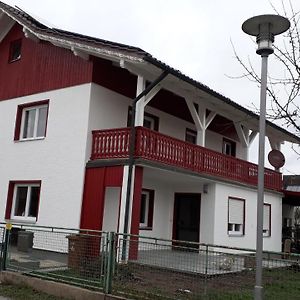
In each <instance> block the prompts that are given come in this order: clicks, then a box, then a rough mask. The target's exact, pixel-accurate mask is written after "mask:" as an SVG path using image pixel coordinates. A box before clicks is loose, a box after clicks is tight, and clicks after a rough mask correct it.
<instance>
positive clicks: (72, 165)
mask: <svg viewBox="0 0 300 300" xmlns="http://www.w3.org/2000/svg"><path fill="white" fill-rule="evenodd" d="M89 95H90V84H84V85H80V86H75V87H70V88H64V89H59V90H54V91H50V92H45V93H39V94H35V95H30V96H26V97H19V98H16V99H10V100H7V101H2V102H0V105H1V109H0V128H2V129H5V130H1V135H0V145H1V147H0V157H1V162H0V164H1V172H0V195H1V198H0V207H2V210H1V216H0V220H1V221H4V214H5V207H6V200H7V192H8V183H9V181H10V180H11V181H15V180H41V181H42V185H41V194H40V206H39V214H38V220H37V224H38V225H46V226H60V227H70V228H74V227H75V228H78V227H79V223H80V212H81V201H82V191H83V181H84V169H85V150H86V139H87V132H88V130H87V129H88V128H87V124H88V112H89ZM45 99H49V112H48V122H47V132H46V137H45V138H44V139H42V140H33V141H23V142H22V141H16V142H15V141H14V130H15V120H16V113H17V107H18V105H19V104H25V103H30V102H35V101H41V100H45Z"/></svg>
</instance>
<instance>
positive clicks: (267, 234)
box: [263, 203, 272, 237]
mask: <svg viewBox="0 0 300 300" xmlns="http://www.w3.org/2000/svg"><path fill="white" fill-rule="evenodd" d="M265 207H268V208H269V220H268V225H269V229H268V230H266V231H265V229H264V228H263V237H271V232H272V231H271V213H272V209H271V204H269V203H264V209H263V215H264V216H265ZM264 223H265V220H264V218H263V227H264Z"/></svg>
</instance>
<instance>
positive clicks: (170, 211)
mask: <svg viewBox="0 0 300 300" xmlns="http://www.w3.org/2000/svg"><path fill="white" fill-rule="evenodd" d="M162 74H163V75H162ZM150 88H151V89H150ZM143 91H144V96H143V97H141V98H140V99H139V100H138V99H137V98H136V97H137V96H138V95H140V94H141V93H142V92H143ZM243 97H246V96H245V95H243ZM134 99H135V100H134ZM135 104H136V105H135ZM135 106H136V110H134V109H133V108H132V107H135ZM133 112H135V118H134V125H135V127H134V129H135V137H136V138H135V141H132V140H130V136H131V134H130V132H131V130H132V129H131V128H130V126H129V124H130V119H131V118H132V114H133ZM0 128H1V134H0V157H1V160H0V167H1V172H0V208H1V214H0V217H1V219H0V221H5V220H12V221H13V222H19V223H26V224H37V225H44V226H59V227H68V228H69V227H70V228H78V227H80V228H84V229H97V230H105V231H118V232H121V233H122V232H129V233H133V234H141V235H145V236H152V237H158V238H165V239H177V240H184V241H195V242H198V241H199V242H205V243H212V244H219V245H227V246H243V247H250V248H253V247H254V246H255V233H256V201H257V200H256V198H257V186H256V185H257V165H255V164H252V163H250V162H248V150H249V146H250V144H251V142H252V141H253V139H254V137H255V136H256V134H257V131H258V116H257V115H256V114H254V113H253V112H251V111H249V110H247V109H245V108H244V107H242V106H240V105H239V104H237V103H235V102H233V101H231V100H230V99H228V98H226V97H225V96H223V95H221V94H219V93H218V92H216V91H213V90H212V89H210V88H209V87H207V86H205V85H203V84H201V83H199V82H197V81H194V80H193V79H191V78H189V77H187V76H185V75H183V74H182V73H180V72H179V71H177V70H175V69H172V68H171V67H169V66H167V65H165V64H164V63H162V62H161V61H159V60H157V59H155V58H154V57H152V56H151V55H150V54H149V53H147V52H145V51H143V50H141V49H139V48H136V47H131V46H127V45H123V44H118V43H114V42H109V41H105V40H101V39H97V38H92V37H88V36H83V35H79V34H76V33H72V32H66V31H62V30H59V29H54V28H48V27H46V26H45V25H43V24H41V23H39V22H38V21H37V20H35V19H33V18H32V17H31V16H29V15H28V14H26V13H25V12H23V11H19V10H18V9H15V8H12V7H10V6H8V5H6V4H4V3H2V2H0ZM266 134H267V137H268V140H269V142H270V145H271V147H272V149H280V145H281V144H282V143H283V142H285V141H287V142H293V143H300V138H299V137H297V136H294V135H293V134H291V133H289V132H288V131H286V130H284V129H282V128H280V127H278V126H276V125H274V124H272V123H270V122H268V123H267V128H266ZM132 142H134V143H132ZM131 146H133V147H132V148H131ZM130 149H131V151H132V153H131V154H133V155H131V154H130ZM131 167H132V168H131ZM131 170H132V177H131V179H132V180H131V185H130V186H128V178H129V177H128V174H130V172H131ZM282 197H283V194H282V176H281V174H280V173H279V172H277V171H274V170H270V169H265V198H264V199H265V200H264V201H265V205H264V236H265V238H264V247H265V249H267V250H274V251H279V250H281V228H282V218H283V215H282V213H283V212H282Z"/></svg>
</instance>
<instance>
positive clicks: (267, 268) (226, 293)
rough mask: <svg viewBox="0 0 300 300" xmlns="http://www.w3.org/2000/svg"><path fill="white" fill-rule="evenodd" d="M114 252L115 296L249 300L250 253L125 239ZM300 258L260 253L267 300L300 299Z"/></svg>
mask: <svg viewBox="0 0 300 300" xmlns="http://www.w3.org/2000/svg"><path fill="white" fill-rule="evenodd" d="M124 244H125V245H126V247H124ZM117 248H118V249H119V250H120V251H118V255H117V259H116V261H117V263H116V269H115V275H114V277H113V284H112V286H113V291H114V292H115V293H119V294H126V295H127V296H130V297H143V298H145V299H253V289H254V285H255V251H254V250H251V249H243V248H230V247H222V246H216V245H206V244H198V243H187V242H184V243H183V242H180V241H167V240H159V239H149V238H143V237H141V236H139V237H135V236H126V237H125V238H124V236H123V235H119V236H118V247H117ZM123 249H126V253H124V250H123ZM124 258H125V260H124ZM299 258H300V256H299V255H296V254H295V255H292V254H282V253H273V252H265V253H264V259H263V283H264V288H265V299H285V298H286V299H300V297H299V291H300V265H299V261H298V259H299Z"/></svg>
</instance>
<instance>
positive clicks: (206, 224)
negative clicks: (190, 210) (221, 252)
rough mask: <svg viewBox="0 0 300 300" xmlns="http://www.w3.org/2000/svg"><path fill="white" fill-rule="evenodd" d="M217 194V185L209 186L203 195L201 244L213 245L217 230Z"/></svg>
mask: <svg viewBox="0 0 300 300" xmlns="http://www.w3.org/2000/svg"><path fill="white" fill-rule="evenodd" d="M215 194H216V185H215V184H213V183H211V184H209V185H208V191H207V193H206V194H202V195H201V214H200V242H201V243H206V244H213V242H214V230H215V226H216V224H215V203H216V201H215Z"/></svg>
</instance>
